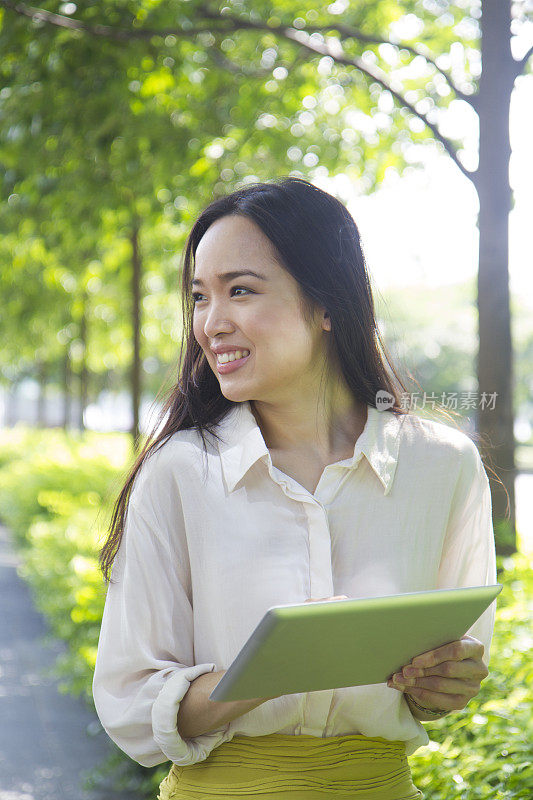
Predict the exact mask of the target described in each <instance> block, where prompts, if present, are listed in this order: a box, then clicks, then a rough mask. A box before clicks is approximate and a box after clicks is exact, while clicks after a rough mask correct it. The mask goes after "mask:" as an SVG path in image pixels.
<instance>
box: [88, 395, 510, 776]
mask: <svg viewBox="0 0 533 800" xmlns="http://www.w3.org/2000/svg"><path fill="white" fill-rule="evenodd" d="M217 432H218V433H219V435H220V436H221V437H222V439H223V441H221V442H220V443H217V441H216V440H215V439H214V438H213V437H211V436H209V434H207V438H208V442H209V447H208V455H207V459H205V454H204V452H203V446H202V440H201V437H200V435H199V434H198V433H197V432H196V431H195V430H183V431H179V432H178V433H176V434H174V435H172V437H171V438H170V439H169V440H168V441H167V442H166V443H165V444H164V445H163V446H162V447H161V448H160V450H159V451H157V452H156V453H153V454H152V455H151V456H149V457H148V459H147V460H146V461H145V462H144V463H143V466H142V467H141V470H140V471H139V473H138V475H137V479H136V481H135V484H134V487H133V490H132V493H131V497H130V503H129V507H128V513H127V518H126V524H125V530H124V534H123V538H122V541H121V545H120V548H119V551H118V553H117V556H116V558H115V561H114V563H113V570H112V579H113V580H114V581H116V583H111V584H110V585H109V587H108V591H107V597H106V603H105V609H104V614H103V619H102V627H101V631H100V640H99V644H98V654H97V659H96V667H95V672H94V680H93V696H94V702H95V705H96V711H97V713H98V716H99V718H100V721H101V723H102V725H103V727H104V729H105V730H106V732H107V733H108V735H109V736H110V737H111V739H112V740H113V741H114V742H115V743H116V744H117V745H118V746H119V747H120V749H121V750H123V751H124V752H125V753H127V755H128V756H130V757H131V758H132V759H134V760H135V761H137V762H138V763H139V764H142V765H143V766H146V767H151V766H154V765H156V764H161V763H163V762H165V761H168V760H171V761H173V762H174V763H176V764H179V765H186V764H193V763H195V762H198V761H203V760H204V759H205V758H207V756H208V755H209V753H210V752H211V751H212V750H213V749H214V748H215V747H218V746H219V745H220V744H222V743H223V742H227V741H229V740H230V739H232V738H233V736H234V735H235V734H242V735H245V736H263V735H266V734H270V733H283V734H290V735H295V736H297V735H299V734H307V735H311V736H319V737H326V736H341V735H347V734H354V733H359V734H363V735H365V736H369V737H375V736H380V737H382V738H384V739H390V740H405V742H406V753H407V755H411V754H412V753H414V752H415V750H417V748H419V747H420V746H422V745H425V744H427V743H428V742H429V737H428V735H427V732H426V730H425V728H424V726H423V725H422V724H421V722H420V721H419V720H417V719H415V717H413V715H412V713H411V711H410V709H409V706H408V704H407V701H406V700H405V697H404V696H403V694H402V692H400V691H398V690H397V689H393V688H389V687H388V686H387V684H386V683H379V684H372V685H366V686H354V687H350V688H341V689H331V690H324V691H316V692H302V693H299V694H289V695H283V696H282V697H279V698H275V699H273V700H268V701H266V702H265V703H263V704H262V705H260V706H258V707H257V708H255V709H253V710H252V711H249V712H248V713H246V714H243V715H242V716H240V717H238V718H236V719H234V720H232V721H231V722H230V723H228V724H226V725H224V726H223V727H222V728H219V729H217V730H214V731H211V732H209V733H205V734H202V735H200V736H197V737H194V738H191V739H182V738H181V737H180V735H179V733H178V731H177V725H176V722H177V720H176V718H177V714H178V708H179V704H180V701H181V699H182V698H183V696H184V695H185V693H186V692H187V690H188V688H189V684H190V682H191V681H193V680H194V679H195V678H196V677H198V676H199V675H201V674H203V673H205V672H212V671H219V670H223V669H228V667H229V666H230V664H231V663H232V661H233V660H234V658H235V657H236V655H237V654H238V652H239V650H240V649H241V647H242V646H243V645H244V643H245V641H246V640H247V639H248V637H249V636H250V634H251V633H252V631H253V630H254V628H255V627H256V625H257V624H258V623H259V621H260V620H261V618H262V616H263V614H264V613H265V612H266V611H267V609H268V608H269V607H270V606H273V605H278V604H285V603H303V602H304V601H305V600H306V599H308V598H310V597H315V598H317V597H330V596H333V595H338V594H345V595H348V597H376V596H382V595H388V594H398V593H402V592H419V591H425V590H431V589H447V588H455V587H462V586H481V585H488V584H494V583H496V555H495V544H494V532H493V527H492V519H491V496H490V489H489V482H488V478H487V475H486V473H485V470H484V467H483V464H482V461H481V458H480V456H479V453H478V450H477V448H476V446H475V444H474V443H473V442H472V440H471V439H470V438H469V437H468V436H467V435H466V434H465V433H462V432H461V431H459V430H456V429H454V428H452V427H449V426H448V425H444V424H442V423H439V422H433V421H428V420H424V419H422V418H420V417H417V416H415V415H411V414H408V415H401V416H397V415H395V414H394V413H393V412H392V411H390V410H386V411H378V410H377V409H375V408H373V407H372V406H368V418H367V422H366V425H365V427H364V430H363V432H362V433H361V435H360V436H359V438H358V440H357V442H356V443H355V448H354V453H353V456H352V457H351V458H348V459H345V460H343V461H338V462H336V463H334V464H329V465H328V466H326V468H325V469H324V471H323V473H322V476H321V478H320V481H319V483H318V485H317V487H316V490H315V492H314V494H311V493H310V492H309V491H307V490H306V489H304V488H303V487H302V486H301V485H300V484H299V483H297V481H296V480H294V479H293V478H291V477H289V476H288V475H285V474H284V473H283V472H281V470H279V469H277V468H276V467H274V466H273V464H272V461H271V458H270V453H269V451H268V448H267V446H266V444H265V441H264V439H263V436H262V434H261V430H260V428H259V426H258V425H257V422H256V420H255V417H254V415H253V414H252V411H251V408H250V404H249V402H248V401H246V402H243V403H236V404H235V405H234V407H232V408H231V409H230V411H229V412H228V413H227V414H226V416H225V417H224V419H223V420H222V421H221V423H219V426H218V428H217ZM363 456H364V458H363ZM495 609H496V600H494V601H493V602H492V603H491V605H490V606H489V607H488V608H487V610H486V611H485V612H484V613H483V614H482V616H481V617H480V618H479V620H478V621H477V622H476V623H475V624H474V625H473V626H472V627H471V628H470V629H469V630H468V632H467V633H468V634H470V635H471V636H474V637H475V638H477V639H479V641H481V642H482V643H483V645H484V648H485V650H484V656H483V660H484V662H485V664H486V665H487V666H488V664H489V657H490V644H491V639H492V633H493V628H494V619H495Z"/></svg>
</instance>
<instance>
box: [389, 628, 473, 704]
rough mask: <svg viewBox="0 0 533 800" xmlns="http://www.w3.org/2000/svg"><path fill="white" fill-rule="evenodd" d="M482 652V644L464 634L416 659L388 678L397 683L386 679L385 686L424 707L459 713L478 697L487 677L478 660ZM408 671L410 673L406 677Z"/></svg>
mask: <svg viewBox="0 0 533 800" xmlns="http://www.w3.org/2000/svg"><path fill="white" fill-rule="evenodd" d="M484 650H485V648H484V645H483V644H482V642H480V641H479V640H478V639H474V637H473V636H468V634H465V636H463V637H462V638H461V639H459V640H458V641H455V642H448V644H445V645H443V646H442V647H439V648H437V650H428V651H427V652H426V653H421V654H420V655H419V656H416V657H415V658H413V659H412V661H411V664H410V665H406V666H405V667H403V669H402V672H399V673H395V675H393V676H392V677H393V678H394V677H395V676H396V677H399V678H400V680H399V681H398V682H396V681H393V680H391V679H389V680H388V681H387V686H390V687H391V688H393V689H398V690H399V691H400V692H405V693H406V694H409V695H412V697H413V698H414V699H415V700H416V702H417V703H420V705H422V706H424V707H425V708H429V709H432V710H433V709H441V710H443V711H444V710H446V711H454V710H460V709H462V708H464V707H465V706H466V705H467V704H468V703H469V701H470V700H471V699H472V698H473V697H475V696H476V694H478V692H479V687H480V685H481V682H482V681H483V680H484V679H485V678H486V677H487V675H488V674H489V671H488V669H487V667H486V666H485V664H484V663H483V661H482V656H483V653H484ZM409 670H414V672H413V673H412V674H409ZM402 673H403V675H402Z"/></svg>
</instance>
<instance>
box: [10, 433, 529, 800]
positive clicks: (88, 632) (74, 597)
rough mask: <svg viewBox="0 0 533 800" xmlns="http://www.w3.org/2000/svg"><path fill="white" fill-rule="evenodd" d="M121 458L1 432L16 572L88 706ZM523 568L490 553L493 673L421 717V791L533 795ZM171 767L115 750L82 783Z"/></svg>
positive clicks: (67, 682) (115, 445)
mask: <svg viewBox="0 0 533 800" xmlns="http://www.w3.org/2000/svg"><path fill="white" fill-rule="evenodd" d="M130 462H131V451H130V439H129V437H128V436H126V435H125V434H92V433H86V434H83V435H82V436H79V437H76V438H73V437H71V436H66V435H65V434H64V433H63V432H57V431H33V430H28V429H25V428H23V427H21V426H17V428H15V429H13V430H12V431H5V432H4V437H3V441H2V444H1V445H0V516H1V517H2V519H3V521H4V522H6V523H7V524H8V525H10V526H11V527H13V528H14V530H15V533H16V541H17V543H18V544H19V546H20V552H21V555H22V566H21V568H20V573H21V575H22V576H23V577H24V578H25V579H26V580H27V581H28V583H29V585H30V587H31V589H32V592H33V595H34V598H35V603H36V606H37V608H38V609H39V610H40V611H41V612H42V613H43V614H45V616H46V618H47V620H48V622H49V625H50V629H51V632H52V633H53V634H54V635H55V636H59V637H61V638H62V639H63V640H64V641H65V642H67V644H68V649H67V651H66V652H65V653H64V654H63V655H61V656H60V657H59V660H58V662H57V666H56V674H57V675H58V676H59V677H60V678H61V686H62V690H63V691H68V692H70V693H72V694H76V695H82V696H83V697H84V698H85V699H86V701H87V702H88V703H89V704H91V705H92V694H91V683H92V671H93V668H94V663H95V657H96V648H97V643H98V633H99V626H100V620H101V614H102V610H103V604H104V600H105V589H104V584H103V581H102V579H101V575H100V573H99V570H98V566H97V560H96V559H97V550H98V548H99V546H100V544H101V535H102V533H103V532H104V528H105V525H104V522H105V517H106V514H104V513H102V512H103V511H105V512H106V513H107V512H109V508H110V505H109V504H110V502H111V500H112V499H113V498H114V494H115V493H116V491H117V490H118V488H119V484H120V480H121V478H122V476H123V475H124V470H125V468H126V466H127V465H129V463H130ZM111 486H113V489H112V491H111ZM99 538H100V541H98V540H99ZM532 567H533V563H532V556H531V555H530V556H529V557H526V556H525V555H523V554H520V553H517V554H515V555H513V556H512V557H509V558H506V559H505V560H502V559H501V558H500V557H499V558H498V571H499V577H498V579H499V581H500V582H501V583H503V585H504V588H503V590H502V592H501V593H500V595H499V596H498V601H497V616H496V627H495V632H494V637H493V641H492V646H491V652H490V664H489V669H490V674H489V676H488V678H487V679H486V680H485V681H484V682H483V683H482V685H481V691H480V693H479V694H478V695H477V696H476V697H475V698H473V699H472V700H471V701H470V703H469V704H468V706H467V707H466V708H465V709H464V710H463V711H461V712H455V713H453V714H452V715H450V716H449V717H447V718H444V719H442V720H437V721H435V722H427V723H424V725H425V727H426V729H427V731H428V734H429V737H430V742H429V745H428V746H427V747H424V748H420V749H419V750H418V751H416V753H414V754H413V756H411V758H410V764H411V769H412V772H413V779H414V783H415V785H416V786H418V787H419V788H420V789H421V790H422V791H423V792H424V794H425V796H426V797H427V798H428V800H429V798H430V797H431V800H478V798H480V799H481V798H487V799H488V798H490V800H493V798H494V799H495V800H504V799H505V800H506V799H507V798H519V799H521V800H522V799H523V800H526V798H530V797H531V794H532V791H533V768H532V764H531V749H532V748H531V742H533V726H532V720H531V711H530V706H531V689H532V686H533V664H532V661H531V646H532V644H533V640H532V636H531V631H530V618H531V597H532V596H533V571H532ZM93 707H94V706H93ZM168 769H169V764H168V763H166V764H163V765H159V766H157V767H153V768H150V769H146V768H143V767H141V766H140V765H139V764H137V763H136V762H133V761H131V760H130V759H129V758H127V757H126V756H125V755H124V754H123V753H121V751H119V750H118V749H117V750H116V751H115V752H114V753H113V754H112V756H111V757H110V758H109V760H108V761H107V762H106V764H104V765H102V767H101V768H100V769H99V770H96V771H95V772H94V773H93V775H92V776H91V779H90V782H91V784H92V785H93V786H94V785H98V784H99V783H102V782H106V781H108V780H109V779H111V780H112V781H113V782H114V785H115V786H116V788H117V789H118V790H126V791H129V792H131V793H132V794H133V793H136V794H138V795H140V796H143V797H146V798H151V797H154V796H155V795H156V793H157V787H158V785H159V783H160V782H161V780H162V779H163V777H165V775H166V774H167V772H168Z"/></svg>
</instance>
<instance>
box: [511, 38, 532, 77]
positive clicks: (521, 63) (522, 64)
mask: <svg viewBox="0 0 533 800" xmlns="http://www.w3.org/2000/svg"><path fill="white" fill-rule="evenodd" d="M532 55H533V45H531V47H530V48H529V50H528V51H527V53H526V54H525V56H523V58H520V59H518V60H517V61H516V60H515V67H514V77H515V79H516V78H517V77H518V76H519V75H521V74H522V73H523V71H524V70H525V68H526V64H527V62H528V61H529V59H530V58H531V56H532Z"/></svg>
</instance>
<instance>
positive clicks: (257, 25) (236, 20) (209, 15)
mask: <svg viewBox="0 0 533 800" xmlns="http://www.w3.org/2000/svg"><path fill="white" fill-rule="evenodd" d="M199 10H200V12H201V14H202V16H204V17H205V18H206V19H211V20H213V21H214V20H224V21H225V20H229V21H231V22H232V23H233V26H234V29H237V28H249V29H255V30H266V31H270V32H274V33H281V32H282V31H284V30H287V29H286V28H285V27H284V26H281V25H267V24H266V23H264V22H263V23H261V22H252V21H251V20H245V19H242V18H241V17H237V16H235V15H233V14H229V13H224V15H223V16H221V15H220V14H218V13H217V12H214V11H211V10H210V9H209V8H206V7H205V6H200V7H199ZM298 30H302V29H298ZM327 31H337V33H340V34H341V36H342V37H343V38H344V39H357V40H358V41H360V42H368V43H370V44H390V45H392V46H393V47H399V48H401V49H402V50H407V51H409V52H410V53H412V54H413V55H414V56H421V57H422V58H423V59H424V60H425V61H427V62H428V63H429V64H431V65H432V66H433V67H434V68H435V69H436V71H437V72H439V73H440V74H441V75H442V76H443V78H445V80H446V82H447V84H448V86H449V87H450V89H451V90H452V91H453V92H455V94H456V95H457V97H458V98H460V99H461V100H464V101H465V102H466V103H470V105H471V106H472V107H473V108H474V109H475V110H476V111H477V94H471V95H470V94H466V93H465V92H463V91H462V90H461V89H460V88H459V87H458V86H457V85H456V84H455V83H454V81H453V79H452V77H451V76H450V75H449V73H448V72H446V70H444V69H442V68H441V67H439V66H438V64H437V63H436V62H435V60H434V59H433V58H431V57H430V56H429V55H427V54H426V53H424V52H423V51H422V50H419V49H417V48H416V47H413V46H412V45H410V44H405V43H403V42H393V41H391V40H390V39H383V38H380V37H377V36H372V35H370V34H368V33H363V31H360V30H358V29H357V28H350V27H348V26H347V25H340V24H332V25H321V26H319V25H306V26H305V29H304V32H305V33H308V32H309V33H325V32H327Z"/></svg>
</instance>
